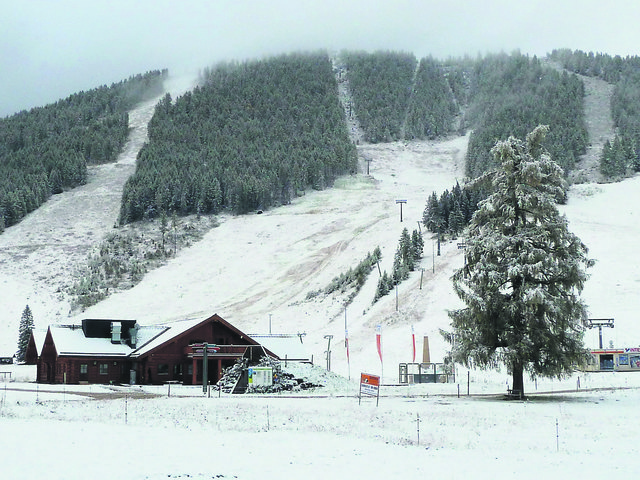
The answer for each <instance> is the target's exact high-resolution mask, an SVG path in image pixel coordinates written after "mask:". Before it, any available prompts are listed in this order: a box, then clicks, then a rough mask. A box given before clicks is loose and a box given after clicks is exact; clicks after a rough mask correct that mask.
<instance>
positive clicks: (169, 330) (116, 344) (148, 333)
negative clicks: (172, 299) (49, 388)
mask: <svg viewBox="0 0 640 480" xmlns="http://www.w3.org/2000/svg"><path fill="white" fill-rule="evenodd" d="M112 322H113V323H120V324H122V325H123V327H126V328H125V329H124V330H125V331H126V336H123V337H122V339H121V340H120V341H112V338H111V335H110V334H109V333H107V332H108V330H106V329H105V325H107V324H109V325H110V323H112ZM125 322H126V325H124V324H125ZM206 322H216V323H219V324H221V325H223V326H225V327H226V328H228V329H230V330H231V331H233V332H235V333H237V334H238V335H239V336H240V338H244V339H245V340H246V342H247V344H249V345H259V343H258V342H257V341H255V340H254V339H252V338H251V337H249V336H248V335H246V334H244V333H242V332H241V331H240V330H238V329H237V328H236V327H234V326H233V325H231V324H230V323H228V322H227V321H225V320H224V319H222V318H221V317H219V316H218V315H213V316H211V317H209V318H206V319H204V320H203V319H202V318H198V319H187V320H180V321H175V322H170V323H165V324H158V325H138V324H137V322H135V320H107V319H85V320H83V321H82V325H75V324H74V325H50V326H49V330H48V332H49V334H50V335H51V339H52V342H53V345H54V346H55V349H56V353H57V355H58V356H82V357H114V358H127V357H129V358H139V357H143V356H145V355H148V354H149V353H150V352H152V351H153V350H155V349H157V348H160V347H162V346H163V345H165V344H166V343H167V342H170V341H172V340H175V339H176V338H178V337H180V336H181V335H183V334H185V333H186V332H189V331H190V330H192V329H193V328H195V327H197V326H199V325H201V324H204V323H206ZM92 323H93V324H94V325H91V324H92ZM96 332H98V333H96ZM100 332H101V333H100ZM131 332H135V334H133V335H135V337H136V338H135V342H134V341H133V340H132V333H131ZM98 335H101V336H98ZM34 341H35V344H36V348H37V350H38V356H39V355H40V354H41V353H42V349H43V345H44V344H45V343H46V338H45V336H41V335H40V334H39V333H38V334H36V332H35V331H34ZM268 350H271V349H268ZM269 353H270V354H273V351H270V352H269ZM289 358H291V357H289Z"/></svg>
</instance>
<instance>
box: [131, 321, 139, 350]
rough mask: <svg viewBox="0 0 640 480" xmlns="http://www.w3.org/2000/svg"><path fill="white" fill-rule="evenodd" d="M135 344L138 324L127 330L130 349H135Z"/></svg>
mask: <svg viewBox="0 0 640 480" xmlns="http://www.w3.org/2000/svg"><path fill="white" fill-rule="evenodd" d="M137 343H138V324H137V323H136V324H135V325H134V326H133V327H131V329H130V330H129V346H130V347H131V348H136V345H137Z"/></svg>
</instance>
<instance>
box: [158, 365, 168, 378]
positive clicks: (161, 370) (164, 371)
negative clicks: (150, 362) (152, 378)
mask: <svg viewBox="0 0 640 480" xmlns="http://www.w3.org/2000/svg"><path fill="white" fill-rule="evenodd" d="M158 375H169V364H168V363H159V364H158Z"/></svg>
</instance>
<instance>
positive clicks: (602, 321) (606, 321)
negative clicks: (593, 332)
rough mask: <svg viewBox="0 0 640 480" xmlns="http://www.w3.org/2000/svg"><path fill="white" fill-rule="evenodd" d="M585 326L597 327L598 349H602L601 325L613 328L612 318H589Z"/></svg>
mask: <svg viewBox="0 0 640 480" xmlns="http://www.w3.org/2000/svg"><path fill="white" fill-rule="evenodd" d="M587 322H588V323H587V327H589V328H596V327H598V334H599V336H600V347H599V348H600V349H602V327H610V328H613V318H590V319H588V320H587Z"/></svg>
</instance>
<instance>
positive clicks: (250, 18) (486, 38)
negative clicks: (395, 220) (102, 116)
mask: <svg viewBox="0 0 640 480" xmlns="http://www.w3.org/2000/svg"><path fill="white" fill-rule="evenodd" d="M0 7H1V8H0V12H1V13H0V117H3V116H6V115H9V114H12V113H15V112H17V111H19V110H22V109H28V108H31V107H34V106H41V105H45V104H47V103H51V102H54V101H56V100H58V99H60V98H65V97H67V96H68V95H70V94H72V93H74V92H77V91H79V90H88V89H91V88H95V87H98V86H100V85H104V84H111V83H112V82H116V81H120V80H122V79H124V78H127V77H128V76H130V75H134V74H136V73H144V72H146V71H148V70H153V69H160V68H169V70H170V71H171V73H174V74H177V75H179V74H182V73H184V72H189V71H193V72H195V71H197V70H198V69H199V68H202V67H205V66H209V65H212V64H214V63H216V62H217V61H220V60H232V59H238V60H242V59H246V58H257V57H262V56H265V55H271V54H279V53H286V52H290V51H299V50H311V49H317V48H323V49H328V50H341V49H364V50H368V51H373V50H377V49H385V50H401V51H407V52H413V53H415V54H416V56H417V57H418V58H420V57H423V56H427V55H432V56H434V57H436V58H446V57H449V56H462V55H464V54H469V55H472V56H475V55H477V54H485V53H488V52H489V53H491V52H500V51H505V52H511V51H513V50H515V49H519V50H520V51H521V52H522V53H527V54H530V55H538V56H544V55H545V54H546V53H548V52H550V51H551V50H553V49H554V48H571V49H581V50H585V51H594V52H604V53H610V54H613V55H622V56H626V55H640V1H638V0H611V1H609V2H606V1H604V0H538V1H536V0H484V1H480V0H466V1H463V0H437V1H436V0H386V1H379V0H315V1H311V0H263V1H258V0H56V1H53V0H0Z"/></svg>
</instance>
